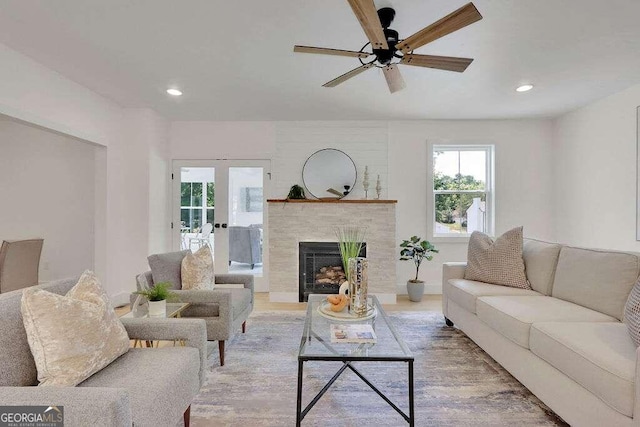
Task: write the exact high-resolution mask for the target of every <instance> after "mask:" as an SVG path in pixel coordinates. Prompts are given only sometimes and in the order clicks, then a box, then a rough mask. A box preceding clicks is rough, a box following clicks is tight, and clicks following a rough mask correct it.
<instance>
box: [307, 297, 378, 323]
mask: <svg viewBox="0 0 640 427" xmlns="http://www.w3.org/2000/svg"><path fill="white" fill-rule="evenodd" d="M330 305H331V304H330V303H329V301H326V300H325V301H322V302H321V303H320V305H319V306H318V313H320V315H321V316H322V317H326V318H327V319H331V320H338V321H342V322H358V321H360V320H367V319H371V318H373V317H376V315H377V314H378V312H377V310H376V308H375V307H374V306H373V305H372V304H369V305H367V314H365V315H364V316H360V317H358V316H356V315H353V314H351V313H349V308H348V307H345V308H344V309H343V310H342V311H331V309H330V308H329V306H330Z"/></svg>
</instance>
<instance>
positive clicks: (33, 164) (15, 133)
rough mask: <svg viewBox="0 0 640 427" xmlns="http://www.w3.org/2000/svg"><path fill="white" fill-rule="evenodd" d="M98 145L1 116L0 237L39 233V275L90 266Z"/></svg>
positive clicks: (42, 277) (67, 272) (55, 275)
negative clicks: (2, 119) (41, 243)
mask: <svg viewBox="0 0 640 427" xmlns="http://www.w3.org/2000/svg"><path fill="white" fill-rule="evenodd" d="M97 149H98V148H97V147H95V146H93V145H91V144H88V143H85V142H83V141H80V140H78V139H72V138H70V137H67V136H63V135H60V134H55V133H53V132H50V131H45V130H42V129H37V128H34V127H30V126H27V125H24V124H21V123H17V122H13V121H0V206H1V207H0V240H16V239H27V238H33V237H42V238H44V246H43V250H42V256H41V259H40V280H41V281H47V280H55V279H62V278H65V277H71V276H77V275H79V274H80V273H82V271H84V270H85V269H94V268H95V265H94V246H95V234H94V228H95V214H94V197H95V180H94V177H95V173H96V167H95V151H96V150H97Z"/></svg>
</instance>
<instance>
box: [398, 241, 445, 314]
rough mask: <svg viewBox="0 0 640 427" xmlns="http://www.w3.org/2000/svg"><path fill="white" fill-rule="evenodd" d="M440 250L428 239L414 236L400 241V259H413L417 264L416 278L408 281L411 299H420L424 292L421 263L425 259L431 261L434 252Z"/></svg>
mask: <svg viewBox="0 0 640 427" xmlns="http://www.w3.org/2000/svg"><path fill="white" fill-rule="evenodd" d="M438 252H439V251H438V249H436V247H435V246H433V245H432V244H431V242H429V241H428V240H422V238H421V237H418V236H413V237H411V238H410V239H409V240H404V241H403V242H402V243H400V261H413V263H414V264H415V266H416V278H415V279H411V280H409V281H408V282H407V292H409V299H410V300H411V301H416V302H417V301H420V300H421V299H422V294H423V293H424V282H423V281H422V280H420V279H418V274H419V273H420V265H421V264H422V261H424V260H425V259H426V260H427V261H431V260H432V259H433V254H437V253H438Z"/></svg>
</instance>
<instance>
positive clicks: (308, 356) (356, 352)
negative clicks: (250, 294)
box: [298, 294, 413, 361]
mask: <svg viewBox="0 0 640 427" xmlns="http://www.w3.org/2000/svg"><path fill="white" fill-rule="evenodd" d="M326 297H327V296H326V295H318V294H312V295H309V301H308V304H307V316H306V319H305V325H304V332H303V333H302V340H301V342H300V351H299V353H298V358H299V359H305V360H342V361H345V360H413V355H412V354H411V351H410V350H409V348H408V347H407V345H406V344H405V342H404V340H403V339H402V337H401V336H400V334H398V332H397V331H396V329H395V327H394V326H393V324H392V323H391V322H390V320H389V318H388V317H387V314H386V313H385V311H384V310H383V308H382V306H381V305H380V303H379V302H378V298H376V296H375V295H372V296H370V297H369V304H371V305H372V306H373V307H375V309H376V312H377V314H376V316H375V317H373V318H371V319H367V320H359V321H348V322H345V321H340V320H337V319H328V318H326V317H325V316H323V315H322V314H320V312H319V311H318V307H319V306H320V304H322V303H323V302H324V301H325V300H326ZM345 323H354V324H369V325H372V327H373V329H374V331H375V333H376V337H377V340H376V343H375V344H343V343H339V344H338V343H332V342H331V332H330V329H331V325H332V324H337V325H344V324H345Z"/></svg>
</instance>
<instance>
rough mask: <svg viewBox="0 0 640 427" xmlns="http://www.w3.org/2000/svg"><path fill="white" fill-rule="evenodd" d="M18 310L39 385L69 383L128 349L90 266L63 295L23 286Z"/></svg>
mask: <svg viewBox="0 0 640 427" xmlns="http://www.w3.org/2000/svg"><path fill="white" fill-rule="evenodd" d="M21 311H22V318H23V321H24V329H25V331H26V333H27V341H28V342H29V347H30V348H31V353H33V359H34V360H35V363H36V368H37V370H38V381H40V384H39V385H40V386H57V387H73V386H75V385H77V384H78V383H80V382H82V381H84V380H85V379H87V378H88V377H89V376H91V375H93V374H94V373H96V372H98V371H99V370H101V369H102V368H104V367H105V366H107V365H108V364H110V363H111V362H113V361H114V360H115V359H116V358H118V357H119V356H120V355H122V354H123V353H126V352H127V350H128V349H129V336H128V335H127V331H126V330H125V329H124V326H123V325H122V322H120V320H119V319H118V316H116V313H115V312H114V310H113V308H112V307H111V303H110V301H109V297H108V296H107V294H106V292H105V291H104V289H102V286H100V282H99V281H98V279H97V277H96V276H95V274H94V273H93V272H91V271H85V272H84V274H82V276H80V279H79V280H78V283H77V284H76V285H75V286H74V287H73V288H71V290H69V292H67V294H66V295H65V296H62V295H58V294H56V293H53V292H49V291H46V290H42V289H38V288H27V289H25V290H24V292H23V293H22V305H21Z"/></svg>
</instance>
